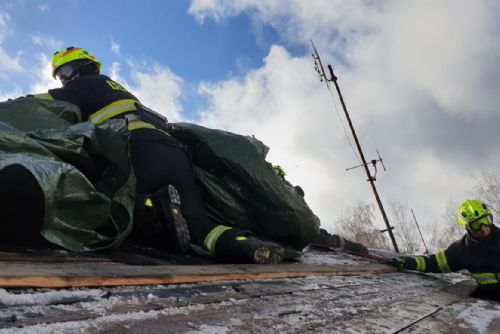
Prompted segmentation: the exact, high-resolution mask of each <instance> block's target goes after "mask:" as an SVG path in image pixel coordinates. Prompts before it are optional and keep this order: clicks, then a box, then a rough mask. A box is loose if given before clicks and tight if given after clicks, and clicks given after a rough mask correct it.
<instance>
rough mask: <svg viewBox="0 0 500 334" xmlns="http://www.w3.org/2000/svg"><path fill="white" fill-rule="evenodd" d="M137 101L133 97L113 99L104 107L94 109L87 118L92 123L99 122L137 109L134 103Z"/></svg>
mask: <svg viewBox="0 0 500 334" xmlns="http://www.w3.org/2000/svg"><path fill="white" fill-rule="evenodd" d="M138 102H139V101H136V100H133V99H124V100H119V101H115V102H113V103H110V104H108V105H107V106H105V107H104V108H102V109H100V110H98V111H96V112H95V113H93V114H92V115H90V117H89V120H90V121H92V123H94V124H99V123H101V122H103V121H105V120H107V119H109V118H111V117H114V116H116V115H120V114H123V113H126V112H129V111H134V110H137V107H136V106H135V104H136V103H138Z"/></svg>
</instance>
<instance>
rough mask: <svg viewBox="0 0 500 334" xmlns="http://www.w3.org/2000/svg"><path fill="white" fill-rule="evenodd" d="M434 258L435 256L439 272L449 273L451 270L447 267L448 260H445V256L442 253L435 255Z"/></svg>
mask: <svg viewBox="0 0 500 334" xmlns="http://www.w3.org/2000/svg"><path fill="white" fill-rule="evenodd" d="M435 256H436V261H437V264H438V267H439V270H441V272H442V273H449V272H451V269H450V267H449V266H448V260H446V255H445V254H444V251H442V252H439V253H436V255H435Z"/></svg>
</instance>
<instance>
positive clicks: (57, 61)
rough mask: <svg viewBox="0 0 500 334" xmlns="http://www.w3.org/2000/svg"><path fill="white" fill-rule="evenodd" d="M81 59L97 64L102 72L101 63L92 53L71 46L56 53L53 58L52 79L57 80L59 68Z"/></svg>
mask: <svg viewBox="0 0 500 334" xmlns="http://www.w3.org/2000/svg"><path fill="white" fill-rule="evenodd" d="M80 59H82V60H83V59H88V60H89V61H92V62H94V63H96V65H97V69H98V70H99V71H100V70H101V63H100V62H99V61H98V60H97V59H96V58H95V57H94V56H93V55H92V54H91V53H90V52H88V51H86V50H84V49H82V48H75V47H72V46H70V47H69V48H66V49H62V50H59V51H57V52H56V53H54V57H52V77H53V78H54V79H55V78H56V72H57V69H59V67H61V66H63V65H64V64H67V63H69V62H72V61H75V60H80Z"/></svg>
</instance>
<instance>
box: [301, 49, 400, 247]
mask: <svg viewBox="0 0 500 334" xmlns="http://www.w3.org/2000/svg"><path fill="white" fill-rule="evenodd" d="M311 45H312V48H313V51H314V53H313V54H312V57H313V59H314V67H315V70H316V72H318V74H319V79H320V81H321V82H323V81H324V82H325V83H326V86H327V88H328V90H329V91H330V93H331V94H333V93H332V92H331V89H330V84H329V83H330V82H333V84H334V85H335V89H336V90H337V95H338V97H339V99H340V103H341V104H342V109H343V110H344V114H345V117H346V118H347V122H348V124H349V128H350V129H351V133H352V137H353V138H354V142H355V143H356V147H357V149H358V153H359V157H358V160H359V159H361V161H360V165H359V166H355V167H352V168H357V167H363V168H364V170H365V172H366V175H367V176H368V182H370V185H371V187H372V190H373V194H374V195H375V199H376V201H377V204H378V207H379V209H380V212H381V214H382V218H383V219H384V223H385V225H386V227H387V229H385V230H383V231H384V232H385V231H387V232H388V233H389V237H390V238H391V241H392V245H393V246H394V250H395V251H396V252H397V253H399V248H398V244H397V243H396V238H395V237H394V233H392V230H393V229H394V227H393V226H391V225H390V224H389V219H388V218H387V215H386V213H385V210H384V206H383V205H382V201H381V200H380V196H379V195H378V191H377V188H376V187H375V177H374V176H372V175H371V173H370V169H369V168H368V163H367V162H366V159H365V156H364V154H363V150H362V149H361V144H360V143H359V140H358V136H357V135H356V131H355V130H354V126H353V124H352V121H351V117H350V116H349V113H348V112H347V107H346V105H345V102H344V97H343V96H342V93H341V91H340V87H339V85H338V82H337V77H336V76H335V74H334V73H333V68H332V66H331V65H328V71H329V72H330V78H329V79H328V78H327V76H326V73H325V69H324V67H323V63H322V62H321V58H320V56H319V53H318V50H316V46H315V45H314V43H313V41H312V40H311ZM332 96H333V95H332ZM334 101H335V100H334ZM377 154H378V157H379V159H378V160H377V159H375V160H372V161H371V162H370V163H371V164H373V166H374V167H376V164H377V162H380V164H381V165H382V167H383V168H384V170H385V166H384V164H383V161H382V158H381V157H380V154H379V153H378V150H377ZM352 168H351V169H352ZM375 172H376V169H375ZM381 232H382V231H381Z"/></svg>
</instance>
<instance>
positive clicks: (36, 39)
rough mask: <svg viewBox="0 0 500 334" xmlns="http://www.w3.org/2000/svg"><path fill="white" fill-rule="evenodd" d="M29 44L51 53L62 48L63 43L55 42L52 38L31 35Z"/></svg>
mask: <svg viewBox="0 0 500 334" xmlns="http://www.w3.org/2000/svg"><path fill="white" fill-rule="evenodd" d="M31 42H32V43H33V44H34V45H37V46H41V47H43V48H44V49H47V50H50V51H51V52H56V51H57V50H61V49H62V48H63V42H62V41H60V40H57V39H56V38H54V37H52V36H43V35H40V34H34V35H31Z"/></svg>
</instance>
